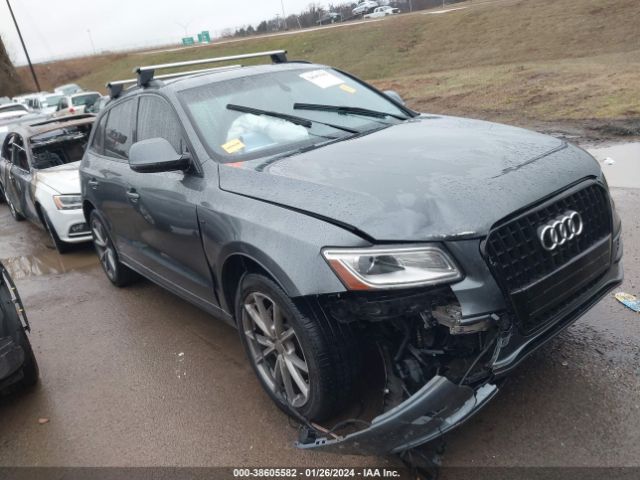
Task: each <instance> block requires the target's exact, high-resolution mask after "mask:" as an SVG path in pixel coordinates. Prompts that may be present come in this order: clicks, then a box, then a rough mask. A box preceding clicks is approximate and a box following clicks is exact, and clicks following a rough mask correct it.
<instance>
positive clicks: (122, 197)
mask: <svg viewBox="0 0 640 480" xmlns="http://www.w3.org/2000/svg"><path fill="white" fill-rule="evenodd" d="M284 54H285V52H280V51H276V52H265V53H262V54H253V55H249V54H248V55H242V56H238V57H235V58H231V59H230V58H228V57H227V58H224V59H211V60H209V61H210V62H212V63H214V62H216V61H220V60H225V61H228V60H240V59H243V58H249V57H254V56H258V55H270V56H271V58H272V60H273V62H274V63H273V64H272V65H258V66H251V67H240V66H236V67H233V66H232V67H222V68H218V69H211V70H208V71H202V70H200V71H198V72H196V73H193V72H192V73H191V74H175V75H171V74H169V75H163V77H164V78H163V79H162V80H161V79H158V78H156V79H154V78H153V77H154V73H155V71H157V70H159V69H161V68H164V67H175V66H186V65H191V64H202V63H205V62H206V61H205V60H199V61H194V62H184V63H182V64H173V65H166V66H164V65H160V66H153V67H140V68H139V69H138V70H137V72H138V80H137V83H138V84H137V85H134V86H131V87H129V88H127V89H126V90H125V89H124V87H125V86H126V84H127V82H126V81H121V82H114V83H112V84H111V85H110V89H111V92H112V96H113V97H114V98H113V99H112V101H110V102H109V104H108V106H107V107H106V108H105V109H104V110H103V111H102V112H101V113H100V114H99V117H98V119H97V123H96V126H95V128H94V131H93V133H92V138H91V139H90V146H89V148H88V150H87V152H86V153H85V156H84V158H83V161H82V164H81V183H82V195H83V208H84V213H85V216H86V219H87V221H88V222H90V225H91V229H92V232H93V238H94V243H95V246H96V249H97V252H98V254H99V256H100V259H101V261H102V266H103V267H104V270H105V272H106V274H107V276H108V277H109V279H110V280H111V282H113V283H114V284H115V285H117V286H124V285H126V284H128V283H129V282H131V281H132V280H134V279H135V278H136V276H137V275H142V276H144V277H147V278H149V279H151V280H153V281H154V282H156V283H158V284H159V285H162V286H163V287H165V288H167V289H168V290H170V291H171V292H173V293H175V294H177V295H179V296H181V297H183V298H185V299H187V300H189V301H190V302H193V303H194V304H196V305H198V306H200V307H202V308H203V309H205V310H207V311H208V312H211V313H212V314H213V315H214V316H216V317H219V318H222V319H225V320H226V321H227V322H229V323H230V324H232V325H235V326H237V327H238V329H239V331H240V336H241V338H242V341H243V343H244V346H245V348H246V351H247V354H248V357H249V361H250V362H251V364H252V366H253V368H254V370H255V372H256V374H257V376H258V379H259V380H260V382H261V383H262V385H263V387H264V388H265V390H266V391H267V392H268V394H269V395H270V396H271V397H272V399H273V400H274V402H275V403H276V404H277V405H278V406H279V407H280V408H282V409H283V410H285V411H286V412H288V413H289V414H291V415H293V416H294V417H296V418H297V419H298V420H300V421H301V422H303V423H305V424H306V425H307V428H308V432H307V434H306V435H305V436H304V438H303V439H301V442H300V443H299V446H300V447H304V448H308V447H321V448H332V449H337V450H341V451H345V452H349V451H352V452H369V453H388V452H400V451H403V450H406V449H409V448H412V447H414V446H416V445H419V444H422V443H424V442H427V441H429V440H431V439H433V438H435V437H437V436H439V435H442V434H443V433H445V432H446V431H448V430H449V429H451V428H453V427H455V426H457V425H459V424H460V423H461V422H463V421H464V420H466V419H467V418H469V417H470V416H471V415H472V414H473V413H475V412H476V411H477V410H478V409H479V408H480V407H482V406H483V405H484V404H486V402H487V401H488V400H490V399H491V398H492V397H493V396H494V395H495V394H496V393H497V392H498V389H499V386H500V382H501V379H502V378H504V376H505V375H506V374H507V373H508V372H509V371H511V370H512V369H513V368H514V367H515V366H516V365H518V364H519V363H520V362H521V361H522V360H523V359H524V358H525V357H526V356H527V355H529V354H530V353H531V352H532V351H533V350H535V349H536V348H538V347H539V346H540V345H542V344H544V343H545V342H547V341H548V340H549V339H550V338H552V337H553V336H555V335H556V334H557V333H558V332H560V331H561V330H563V329H564V328H566V327H567V326H568V325H570V324H571V323H573V322H574V321H575V320H576V319H577V318H579V317H580V316H581V315H583V314H584V313H585V312H586V311H587V310H588V309H589V308H590V307H591V306H593V305H594V304H595V303H596V302H597V301H598V300H599V299H601V298H602V297H603V296H604V295H605V294H606V293H607V292H608V291H609V290H611V289H612V288H613V287H615V286H616V285H619V284H620V282H621V281H622V277H623V272H622V262H621V257H622V244H621V239H620V231H621V224H620V220H619V218H618V216H617V215H616V212H615V208H614V205H613V202H612V200H611V198H610V195H609V191H608V188H607V185H606V182H605V179H604V177H603V174H602V172H601V169H600V167H599V165H598V163H597V162H596V161H595V160H594V159H593V158H592V157H591V156H590V155H588V154H587V153H586V152H584V151H583V150H581V149H579V148H577V147H575V146H573V145H570V144H568V143H566V142H565V141H563V140H559V139H556V138H552V137H549V136H545V135H541V134H538V133H534V132H530V131H526V130H522V129H519V128H514V127H509V126H504V125H498V124H494V123H489V122H483V121H477V120H469V119H464V118H453V117H447V116H441V115H425V114H419V113H416V112H414V111H412V110H410V109H408V108H407V107H405V106H404V105H403V104H402V101H401V99H400V98H399V96H398V95H397V94H395V93H393V92H386V93H383V92H380V91H378V90H376V89H375V88H374V87H372V86H370V85H368V84H366V83H365V82H362V81H360V80H358V79H356V78H355V77H353V76H351V75H349V74H347V73H344V72H341V71H339V70H336V69H332V68H330V67H326V66H323V65H315V64H310V63H306V62H288V61H287V60H286V57H285V55H284ZM172 76H173V77H176V78H173V79H171V78H169V77H172ZM365 378H366V379H367V382H369V383H367V385H369V386H372V391H373V392H375V393H376V394H375V395H373V396H372V395H370V394H368V393H366V394H365V393H362V392H363V391H364V390H361V387H362V382H363V381H364V379H365ZM377 396H379V397H381V398H380V399H378V398H377ZM356 397H359V398H356ZM356 400H371V401H372V402H374V403H375V402H377V403H376V405H377V407H378V409H379V411H378V416H377V417H376V418H374V419H373V420H371V417H368V418H366V417H362V418H359V419H356V420H352V421H350V422H343V423H341V424H340V425H339V426H338V427H336V428H334V429H331V428H330V429H323V428H319V427H316V425H317V422H321V421H324V420H327V419H329V418H331V417H335V416H336V415H339V414H344V413H345V412H347V411H348V407H349V406H350V405H351V404H352V403H353V402H354V401H356ZM367 411H368V410H367ZM369 420H371V421H369ZM311 421H313V422H315V423H311ZM345 426H348V427H349V429H350V433H345V430H343V429H340V428H339V427H345ZM328 430H330V432H331V434H328V433H327V431H328Z"/></svg>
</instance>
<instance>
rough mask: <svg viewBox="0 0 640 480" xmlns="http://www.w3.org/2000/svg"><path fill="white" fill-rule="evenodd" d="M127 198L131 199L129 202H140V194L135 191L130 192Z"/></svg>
mask: <svg viewBox="0 0 640 480" xmlns="http://www.w3.org/2000/svg"><path fill="white" fill-rule="evenodd" d="M127 197H129V200H131V201H132V202H133V203H136V202H137V201H138V200H140V194H139V193H137V192H136V191H135V190H129V191H128V192H127Z"/></svg>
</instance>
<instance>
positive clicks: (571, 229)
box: [538, 210, 584, 252]
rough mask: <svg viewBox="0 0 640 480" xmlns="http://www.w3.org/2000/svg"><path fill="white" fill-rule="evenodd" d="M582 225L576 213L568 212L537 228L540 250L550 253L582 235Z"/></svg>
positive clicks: (580, 218)
mask: <svg viewBox="0 0 640 480" xmlns="http://www.w3.org/2000/svg"><path fill="white" fill-rule="evenodd" d="M583 229H584V224H583V223H582V217H581V216H580V214H579V213H578V212H574V211H573V210H571V211H568V212H566V213H564V214H563V215H561V216H560V217H557V218H555V219H553V220H551V221H550V222H549V223H547V224H545V225H543V226H541V227H540V228H538V238H539V239H540V244H541V245H542V248H544V249H545V250H547V251H549V252H550V251H552V250H555V249H556V248H558V247H559V246H560V245H563V244H565V243H567V242H568V241H569V240H572V239H574V238H575V237H577V236H578V235H580V234H581V233H582V230H583Z"/></svg>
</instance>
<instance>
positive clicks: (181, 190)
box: [127, 94, 213, 302]
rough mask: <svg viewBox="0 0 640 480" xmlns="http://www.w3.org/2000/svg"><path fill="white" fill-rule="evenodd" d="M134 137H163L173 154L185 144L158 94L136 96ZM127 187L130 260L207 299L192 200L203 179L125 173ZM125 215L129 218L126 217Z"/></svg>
mask: <svg viewBox="0 0 640 480" xmlns="http://www.w3.org/2000/svg"><path fill="white" fill-rule="evenodd" d="M139 102H140V103H139V106H138V121H137V126H136V141H140V140H146V139H150V138H164V139H166V140H167V141H169V143H171V145H173V147H174V148H175V150H176V151H177V152H179V153H187V152H188V147H187V143H186V140H185V138H186V137H185V135H184V133H183V129H182V126H181V124H180V122H179V120H178V117H177V115H176V114H175V112H174V110H173V107H172V106H171V105H170V104H169V103H168V102H167V101H166V100H165V99H164V98H163V97H161V96H160V95H155V94H145V95H141V96H140V100H139ZM127 178H128V184H129V188H128V191H127V196H128V201H129V203H130V208H132V209H133V212H134V215H133V218H132V219H131V222H132V224H133V225H135V237H134V238H133V241H132V243H133V244H134V245H135V251H134V255H135V258H134V260H135V261H136V262H138V263H140V264H141V265H143V266H145V267H147V268H149V269H151V270H152V271H153V272H154V273H155V274H156V275H158V276H159V277H161V279H162V280H164V281H166V282H167V283H169V284H171V286H173V287H177V288H178V289H180V290H181V291H183V292H184V293H188V294H191V295H195V296H197V297H198V298H199V299H202V300H205V301H207V302H212V301H213V284H212V280H211V273H210V270H209V265H208V262H207V259H206V257H205V254H204V249H203V247H202V241H201V238H200V229H199V225H198V217H197V215H196V202H197V200H196V199H199V198H200V192H202V191H203V190H204V179H203V178H202V177H201V176H199V175H197V174H193V173H184V172H160V173H137V172H134V171H133V170H129V171H128V172H127ZM128 218H130V217H128Z"/></svg>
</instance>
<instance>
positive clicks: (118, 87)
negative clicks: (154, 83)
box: [106, 65, 242, 98]
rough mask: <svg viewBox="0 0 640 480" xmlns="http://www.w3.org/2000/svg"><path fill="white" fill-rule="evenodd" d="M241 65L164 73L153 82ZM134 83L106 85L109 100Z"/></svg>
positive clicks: (134, 80)
mask: <svg viewBox="0 0 640 480" xmlns="http://www.w3.org/2000/svg"><path fill="white" fill-rule="evenodd" d="M240 67H242V65H227V66H224V67H214V68H201V69H200V70H190V71H188V72H174V73H165V74H163V75H157V76H155V77H154V80H168V79H171V78H179V77H186V76H188V75H196V74H198V73H208V72H220V71H224V70H233V69H235V68H240ZM134 83H138V79H137V78H127V79H126V80H116V81H114V82H109V83H107V85H106V86H107V89H108V90H109V96H110V97H111V98H118V97H119V96H120V94H121V93H122V90H123V89H124V86H125V85H130V84H131V85H133V84H134Z"/></svg>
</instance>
